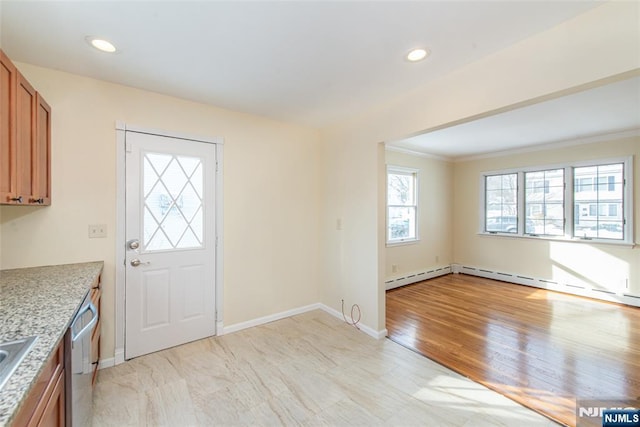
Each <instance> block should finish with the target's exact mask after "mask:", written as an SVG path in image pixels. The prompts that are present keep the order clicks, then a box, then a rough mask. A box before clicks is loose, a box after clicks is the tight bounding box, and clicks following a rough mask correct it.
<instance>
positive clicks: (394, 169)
mask: <svg viewBox="0 0 640 427" xmlns="http://www.w3.org/2000/svg"><path fill="white" fill-rule="evenodd" d="M393 173H396V174H401V175H412V176H413V180H414V182H413V184H414V185H413V191H414V192H415V194H414V195H413V201H414V203H413V205H411V206H413V207H414V209H415V213H416V215H415V233H414V234H415V237H412V238H408V239H390V238H389V235H390V233H389V208H390V207H392V206H399V205H389V175H390V174H393ZM419 173H420V171H419V170H418V169H413V168H407V167H403V166H394V165H387V176H386V187H385V206H386V207H385V210H386V213H385V216H386V227H385V234H386V237H385V240H386V244H387V246H398V245H407V244H412V243H416V242H418V241H420V235H419V223H420V221H419V216H420V213H419V200H418V194H419V193H420V191H419V183H420V175H419Z"/></svg>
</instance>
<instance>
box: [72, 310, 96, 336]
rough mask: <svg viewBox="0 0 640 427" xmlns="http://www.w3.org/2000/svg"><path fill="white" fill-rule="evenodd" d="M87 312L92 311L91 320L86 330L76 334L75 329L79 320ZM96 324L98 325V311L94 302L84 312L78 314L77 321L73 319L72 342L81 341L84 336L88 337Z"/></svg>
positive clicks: (83, 329)
mask: <svg viewBox="0 0 640 427" xmlns="http://www.w3.org/2000/svg"><path fill="white" fill-rule="evenodd" d="M87 311H91V320H90V321H89V323H87V325H86V326H85V327H84V328H82V329H80V332H78V333H75V332H74V329H73V327H74V326H75V324H76V322H77V321H78V319H81V318H82V316H83V315H84V314H85V313H86V312H87ZM96 323H98V310H96V306H95V305H93V303H92V302H90V303H89V305H87V306H85V307H84V308H83V309H82V311H80V312H79V313H78V315H77V316H76V317H75V319H73V323H71V342H76V341H78V340H79V339H82V337H83V336H84V335H86V334H87V333H88V332H89V331H90V330H91V329H93V327H94V326H95V325H96Z"/></svg>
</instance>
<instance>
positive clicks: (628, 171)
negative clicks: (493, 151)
mask: <svg viewBox="0 0 640 427" xmlns="http://www.w3.org/2000/svg"><path fill="white" fill-rule="evenodd" d="M633 160H634V158H633V155H631V156H625V157H612V158H605V159H594V160H583V161H576V162H567V163H556V164H546V165H537V166H526V167H522V168H510V169H502V170H491V171H484V172H481V173H480V185H479V192H480V194H479V207H480V215H479V218H478V219H479V221H478V233H477V234H478V235H481V236H493V237H496V236H497V237H509V238H515V239H517V238H526V239H537V240H550V241H563V242H578V243H598V244H610V245H618V246H630V247H634V246H635V235H634V232H635V227H634V215H633V204H634V200H633V194H634V193H633V179H634V178H633ZM614 163H622V164H623V176H622V179H623V182H624V189H623V200H622V215H623V220H624V224H623V237H624V238H623V239H620V240H619V239H604V238H598V237H587V238H584V237H577V236H574V235H573V230H574V226H573V225H574V200H575V197H574V173H573V170H574V168H580V167H588V166H602V165H608V164H614ZM561 168H563V169H564V170H565V173H564V187H565V189H564V191H565V196H564V214H565V224H564V235H558V236H553V235H536V234H527V233H525V223H526V221H524V220H523V219H524V218H525V217H526V215H525V214H526V212H525V200H524V199H525V195H524V191H523V190H522V189H523V188H524V174H525V172H539V171H544V170H551V169H561ZM510 173H511V174H512V173H517V174H518V197H517V199H518V208H517V210H518V215H517V216H518V232H517V233H506V232H500V231H492V232H489V231H486V230H485V220H486V201H485V196H486V192H485V191H486V189H485V182H486V177H487V176H492V175H501V174H510Z"/></svg>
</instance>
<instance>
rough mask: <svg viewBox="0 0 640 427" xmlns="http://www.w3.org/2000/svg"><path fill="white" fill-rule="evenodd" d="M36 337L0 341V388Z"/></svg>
mask: <svg viewBox="0 0 640 427" xmlns="http://www.w3.org/2000/svg"><path fill="white" fill-rule="evenodd" d="M37 338H38V337H27V338H21V339H18V340H14V341H7V342H0V390H1V389H2V387H4V385H5V384H6V382H7V381H8V380H9V378H10V377H11V375H12V374H13V372H14V371H15V370H16V368H17V367H18V365H20V362H22V359H24V357H25V356H26V355H27V353H28V352H29V350H31V347H32V346H33V344H34V343H35V342H36V339H37Z"/></svg>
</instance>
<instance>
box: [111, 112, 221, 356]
mask: <svg viewBox="0 0 640 427" xmlns="http://www.w3.org/2000/svg"><path fill="white" fill-rule="evenodd" d="M126 131H133V132H141V133H147V134H152V135H160V136H168V137H172V138H179V139H186V140H191V141H197V142H205V143H209V144H215V146H216V188H215V193H216V194H215V205H216V207H215V216H216V257H215V264H216V265H215V275H216V277H215V280H216V335H219V334H221V333H222V331H223V322H222V319H223V313H222V307H223V304H222V296H223V277H224V275H223V262H222V260H223V244H222V242H223V228H222V224H223V218H222V214H223V208H222V201H223V197H222V188H223V185H222V176H223V174H222V164H223V161H222V146H223V142H224V141H223V139H222V138H220V137H214V138H210V137H201V136H194V135H187V134H184V133H176V132H167V131H164V130H158V129H149V128H142V127H139V126H131V125H127V124H126V123H124V122H119V121H118V122H116V232H115V233H116V234H115V237H116V239H115V240H116V258H115V264H116V266H115V267H116V283H115V316H114V317H115V354H114V364H116V365H118V364H120V363H123V362H124V345H125V344H124V343H125V340H124V335H125V306H124V304H125V243H126V236H125V207H126V206H125V193H126V189H125V172H126V169H125V132H126Z"/></svg>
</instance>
